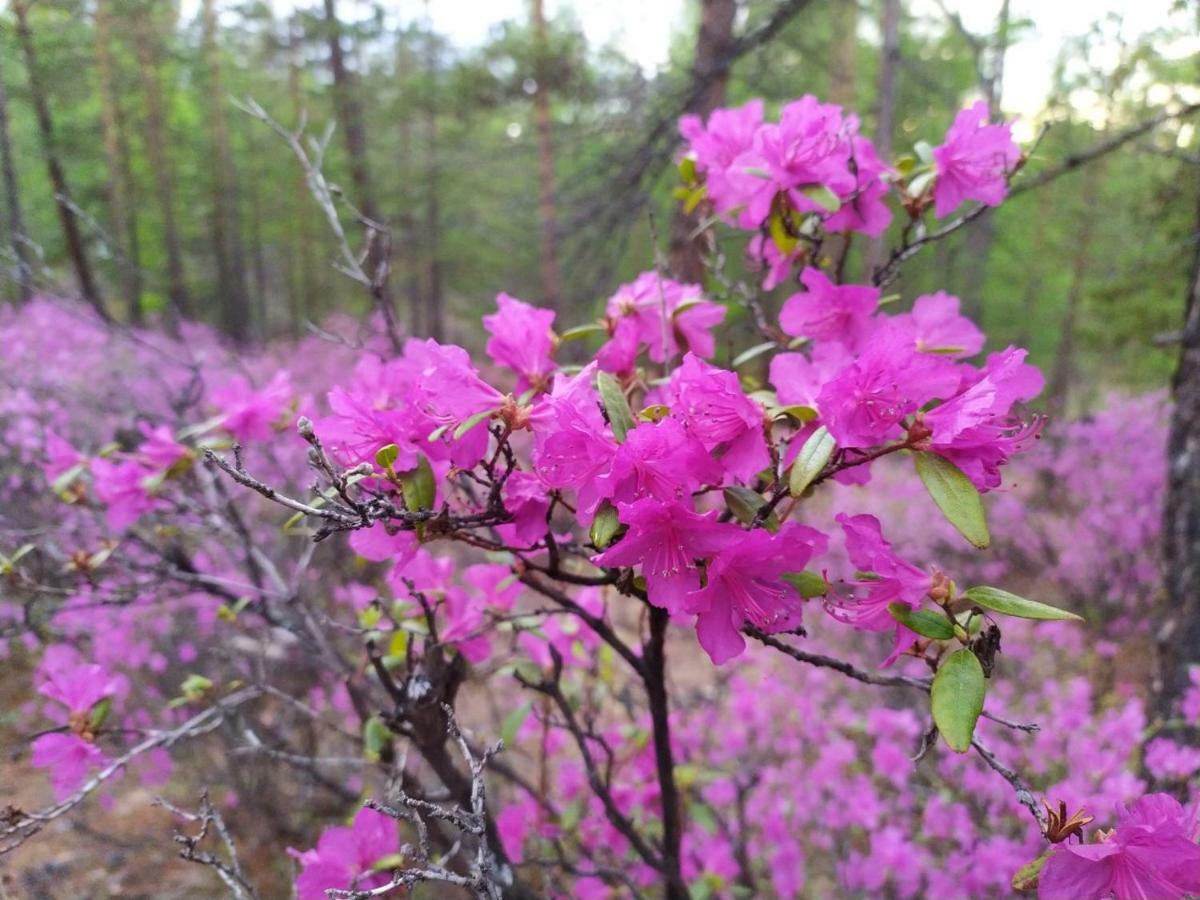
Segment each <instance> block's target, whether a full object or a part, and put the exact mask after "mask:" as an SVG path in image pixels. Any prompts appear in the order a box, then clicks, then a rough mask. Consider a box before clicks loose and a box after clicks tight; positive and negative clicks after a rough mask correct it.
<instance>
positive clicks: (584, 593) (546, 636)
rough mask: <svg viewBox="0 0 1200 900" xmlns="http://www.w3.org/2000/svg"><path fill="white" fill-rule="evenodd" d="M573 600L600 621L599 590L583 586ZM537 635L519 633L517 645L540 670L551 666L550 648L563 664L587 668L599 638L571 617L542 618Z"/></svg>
mask: <svg viewBox="0 0 1200 900" xmlns="http://www.w3.org/2000/svg"><path fill="white" fill-rule="evenodd" d="M574 599H575V602H576V603H577V604H579V606H580V607H581V608H582V609H583V610H584V611H586V612H588V613H590V614H591V615H593V616H595V617H596V618H598V619H603V618H604V594H603V592H602V591H601V590H600V588H597V587H586V588H584V589H583V590H581V591H580V592H579V593H578V594H576V595H575V598H574ZM538 632H539V633H538V634H534V633H533V632H530V631H522V632H521V636H520V637H519V638H518V643H519V644H520V646H521V649H522V650H523V651H524V652H525V653H526V654H528V655H529V658H530V659H532V660H533V661H534V662H535V663H537V664H538V665H539V666H541V667H542V668H544V669H549V668H551V667H552V666H553V664H554V658H553V656H552V655H551V653H550V648H551V647H553V648H554V649H555V650H557V651H558V655H559V656H560V657H562V660H563V663H564V664H565V665H568V666H588V665H591V663H592V661H593V659H594V653H595V651H596V649H597V648H598V647H599V646H600V636H599V635H598V634H596V632H595V631H593V630H592V629H591V628H589V627H588V626H587V625H585V624H583V622H582V620H581V619H579V618H578V617H577V616H575V615H574V614H564V615H553V616H546V618H545V620H544V621H543V622H542V624H541V625H540V626H539V627H538Z"/></svg>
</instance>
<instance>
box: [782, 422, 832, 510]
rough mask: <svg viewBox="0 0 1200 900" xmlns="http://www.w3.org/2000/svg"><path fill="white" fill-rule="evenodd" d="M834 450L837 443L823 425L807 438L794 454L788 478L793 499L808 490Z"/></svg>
mask: <svg viewBox="0 0 1200 900" xmlns="http://www.w3.org/2000/svg"><path fill="white" fill-rule="evenodd" d="M836 449H837V441H835V440H834V439H833V435H831V434H830V433H829V429H828V428H826V427H825V426H824V425H822V426H821V427H820V428H818V429H817V430H816V431H814V432H813V433H812V434H810V435H809V436H808V440H806V441H805V442H804V446H803V447H801V448H800V452H799V453H798V454H796V461H795V462H793V463H792V471H791V474H790V475H789V476H788V491H789V492H790V493H791V495H792V496H793V497H799V496H800V495H801V494H803V493H804V492H805V491H806V490H808V486H809V485H810V484H812V483H813V482H814V481H815V480H816V478H817V476H818V475H820V474H821V472H822V470H823V469H824V468H825V464H826V463H828V462H829V460H830V459H832V458H833V451H834V450H836Z"/></svg>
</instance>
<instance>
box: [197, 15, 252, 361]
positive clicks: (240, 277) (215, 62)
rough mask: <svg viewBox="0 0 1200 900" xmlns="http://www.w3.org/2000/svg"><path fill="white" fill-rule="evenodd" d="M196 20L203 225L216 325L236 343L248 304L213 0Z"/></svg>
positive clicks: (246, 332) (246, 326) (244, 331)
mask: <svg viewBox="0 0 1200 900" xmlns="http://www.w3.org/2000/svg"><path fill="white" fill-rule="evenodd" d="M200 18H201V23H202V30H203V50H204V68H205V75H206V77H207V80H208V83H207V85H206V91H205V94H206V96H207V99H208V119H209V127H210V129H211V131H210V136H211V142H212V160H211V162H212V166H213V183H212V191H213V210H212V218H211V220H210V222H209V226H210V228H211V231H212V243H213V254H214V255H215V256H216V259H217V289H218V291H219V292H220V303H219V308H220V315H221V326H222V329H223V330H224V331H225V333H226V334H228V335H229V336H230V337H232V338H233V339H234V340H235V341H238V342H239V343H240V342H244V341H245V340H246V339H247V338H248V337H249V336H250V305H249V302H248V298H247V296H246V260H245V256H244V255H243V253H242V241H241V221H240V218H241V216H240V212H239V209H238V184H237V170H236V169H235V168H234V162H233V151H232V149H231V148H230V145H229V124H228V121H227V119H226V117H225V103H226V100H225V88H224V85H223V83H222V79H221V54H220V49H219V48H218V46H217V30H218V22H217V9H216V2H215V0H203V3H202V4H201V7H200Z"/></svg>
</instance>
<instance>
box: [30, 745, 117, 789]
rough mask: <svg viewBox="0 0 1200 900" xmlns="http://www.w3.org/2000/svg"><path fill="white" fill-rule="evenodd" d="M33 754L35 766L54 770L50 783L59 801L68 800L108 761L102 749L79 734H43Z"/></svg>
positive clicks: (32, 758) (34, 746)
mask: <svg viewBox="0 0 1200 900" xmlns="http://www.w3.org/2000/svg"><path fill="white" fill-rule="evenodd" d="M32 750H33V752H32V755H31V757H30V760H31V762H32V763H33V764H34V766H36V767H37V768H39V769H49V770H50V783H51V784H52V785H53V786H54V796H55V797H56V798H57V799H58V800H63V799H65V798H66V797H68V796H69V795H70V794H71V793H72V792H73V791H74V790H75V789H76V788H78V787H79V785H81V784H82V783H83V780H84V779H85V778H87V775H88V772H89V771H91V770H92V769H98V768H100V767H101V766H103V765H104V763H105V762H106V760H107V757H106V756H105V755H104V752H103V751H102V750H101V749H100V748H99V747H97V746H96V745H95V744H93V743H90V742H88V741H85V740H84V739H83V738H81V737H80V736H79V735H77V734H59V733H57V732H56V733H53V734H43V735H42V736H41V737H39V738H38V739H37V740H35V741H34V742H33V745H32Z"/></svg>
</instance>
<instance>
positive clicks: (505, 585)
mask: <svg viewBox="0 0 1200 900" xmlns="http://www.w3.org/2000/svg"><path fill="white" fill-rule="evenodd" d="M462 577H463V581H465V582H466V583H467V584H469V585H470V586H471V587H472V588H473V589H474V590H475V592H476V595H477V597H478V600H479V602H480V603H482V604H483V605H484V606H486V607H488V608H489V609H496V610H500V611H501V612H509V611H510V610H511V609H512V608H513V604H514V603H516V602H517V597H519V596H520V595H521V591H522V590H523V589H524V585H522V584H521V582H520V581H518V580H517V576H516V575H514V574H513V571H512V569H510V568H509V567H508V566H502V565H499V564H498V563H476V564H475V565H473V566H467V567H466V568H465V569H463V570H462Z"/></svg>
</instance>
